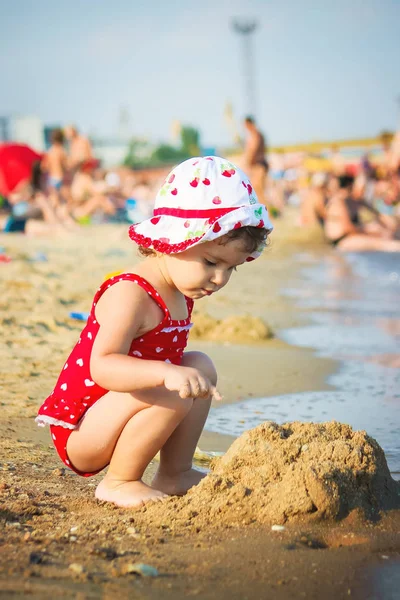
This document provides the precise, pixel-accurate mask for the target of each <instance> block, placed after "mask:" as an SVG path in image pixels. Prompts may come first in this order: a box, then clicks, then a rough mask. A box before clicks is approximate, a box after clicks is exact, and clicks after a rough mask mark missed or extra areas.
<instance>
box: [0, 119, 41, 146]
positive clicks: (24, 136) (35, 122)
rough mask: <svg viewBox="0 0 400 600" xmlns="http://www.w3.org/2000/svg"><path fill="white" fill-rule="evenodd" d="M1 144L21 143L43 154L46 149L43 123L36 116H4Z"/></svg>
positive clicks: (0, 134)
mask: <svg viewBox="0 0 400 600" xmlns="http://www.w3.org/2000/svg"><path fill="white" fill-rule="evenodd" d="M0 142H20V143H21V144H28V146H31V147H32V148H34V149H35V150H38V151H39V152H42V151H43V150H44V149H45V140H44V131H43V123H42V121H41V119H40V118H39V117H35V116H27V115H12V116H2V117H0Z"/></svg>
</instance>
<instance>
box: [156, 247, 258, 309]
mask: <svg viewBox="0 0 400 600" xmlns="http://www.w3.org/2000/svg"><path fill="white" fill-rule="evenodd" d="M224 237H225V236H222V237H221V238H219V239H217V240H214V241H212V242H204V243H203V244H198V245H197V246H193V247H192V248H189V249H188V250H185V252H180V253H179V254H170V255H167V254H164V255H162V256H161V259H162V261H163V263H164V266H165V270H166V273H165V275H166V276H167V277H168V279H169V281H170V283H171V284H172V285H173V286H174V287H175V288H176V289H178V290H179V291H180V292H181V293H182V294H184V295H185V296H188V297H189V298H192V299H193V300H196V299H199V298H204V296H211V294H214V293H215V292H218V291H219V290H220V289H221V288H223V287H224V286H225V285H226V284H227V283H228V281H229V279H230V277H231V275H232V273H233V271H235V269H236V267H238V266H239V265H242V264H243V263H244V262H245V261H246V259H247V258H248V257H249V256H250V253H249V251H248V250H246V248H245V246H244V243H243V241H242V240H241V239H234V240H230V239H229V238H226V237H225V239H224ZM221 242H222V243H221Z"/></svg>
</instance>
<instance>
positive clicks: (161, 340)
mask: <svg viewBox="0 0 400 600" xmlns="http://www.w3.org/2000/svg"><path fill="white" fill-rule="evenodd" d="M271 230H272V225H271V222H270V220H269V217H268V212H267V210H266V208H265V206H263V205H261V204H260V203H259V202H258V201H257V198H256V196H255V194H254V192H253V189H252V186H251V184H250V181H249V180H248V178H247V177H246V175H245V174H244V173H243V172H242V171H241V170H240V169H238V168H237V167H235V166H234V165H232V164H231V163H229V162H228V161H226V160H224V159H222V158H219V157H217V156H207V157H205V158H192V159H189V160H187V161H185V162H183V163H182V164H180V165H178V166H177V167H176V168H175V169H173V170H172V171H171V173H170V174H169V175H168V177H167V178H166V180H165V183H164V185H163V186H162V188H161V189H160V191H159V193H158V195H157V198H156V203H155V209H154V216H153V217H152V218H150V219H148V220H146V221H143V222H141V223H139V224H136V225H132V226H131V227H130V230H129V235H130V238H131V239H132V240H133V241H134V242H136V243H137V244H138V245H139V250H140V252H141V254H142V255H144V256H146V257H147V258H146V260H145V261H143V262H142V263H141V264H139V265H138V266H137V267H136V268H135V269H133V270H132V271H131V272H128V273H122V274H121V275H117V276H114V277H111V278H110V279H108V280H107V281H105V282H104V283H103V284H102V285H101V286H100V288H99V289H98V290H97V293H96V295H95V297H94V300H93V305H92V309H91V312H90V316H89V318H88V321H87V324H86V327H85V328H84V329H83V331H82V333H81V335H80V338H79V340H78V342H77V344H76V346H75V347H74V349H73V350H72V352H71V354H70V356H69V357H68V359H67V361H66V363H65V365H64V367H63V369H62V371H61V374H60V376H59V378H58V381H57V384H56V386H55V388H54V390H53V392H52V393H51V395H50V396H49V397H48V398H47V399H46V400H45V402H44V403H43V405H42V406H41V407H40V409H39V414H38V417H37V418H36V421H37V422H38V424H39V425H45V424H46V423H48V424H50V431H51V435H52V438H53V441H54V445H55V448H56V450H57V452H58V454H59V456H60V458H61V460H62V461H63V462H64V463H65V464H66V465H67V466H68V467H69V468H70V469H72V470H73V471H75V473H78V474H79V475H82V476H83V477H89V476H90V475H95V474H96V473H98V472H99V471H101V470H103V469H104V468H105V467H106V466H107V465H108V471H107V474H106V475H105V477H104V478H103V479H102V481H101V482H100V483H99V485H98V486H97V489H96V498H98V499H99V500H105V501H108V502H112V503H114V504H117V505H118V506H140V505H142V504H144V503H145V502H148V501H150V500H159V499H161V498H163V497H165V496H166V495H174V494H184V493H185V492H186V491H187V490H188V489H189V488H190V487H192V486H193V485H196V484H197V483H198V482H199V481H200V479H201V478H202V477H203V474H202V473H200V472H199V471H196V470H195V469H192V458H193V454H194V451H195V448H196V445H197V442H198V439H199V437H200V434H201V432H202V430H203V427H204V424H205V422H206V419H207V415H208V411H209V408H210V403H211V400H212V398H215V399H218V398H220V397H219V394H218V392H217V391H216V387H215V386H216V383H217V374H216V371H215V367H214V365H213V363H212V361H211V360H210V358H209V357H208V356H206V355H205V354H203V353H201V352H185V347H186V344H187V338H188V335H189V329H190V327H191V322H190V317H191V312H192V308H193V301H194V300H197V299H199V298H204V296H210V295H211V294H214V293H215V292H218V291H219V290H220V289H221V288H223V287H224V286H225V285H226V284H227V283H228V281H229V279H230V277H231V275H232V272H233V271H234V270H236V267H238V266H239V265H242V264H243V263H245V262H246V261H250V260H253V259H254V258H257V257H258V256H259V255H260V253H261V251H262V250H263V248H264V246H265V243H266V240H267V236H268V234H269V233H270V231H271ZM159 450H160V464H159V468H158V471H157V473H156V475H155V477H154V480H153V482H152V484H151V487H150V486H148V485H146V484H145V483H144V482H143V481H142V479H141V478H142V475H143V473H144V471H145V469H146V467H147V465H148V464H149V463H150V461H151V460H152V459H153V458H154V456H155V455H156V453H157V452H158V451H159Z"/></svg>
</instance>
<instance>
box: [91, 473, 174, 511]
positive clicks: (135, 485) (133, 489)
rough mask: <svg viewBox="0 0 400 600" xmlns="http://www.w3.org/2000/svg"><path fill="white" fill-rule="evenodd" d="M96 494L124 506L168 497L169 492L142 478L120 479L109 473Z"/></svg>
mask: <svg viewBox="0 0 400 600" xmlns="http://www.w3.org/2000/svg"><path fill="white" fill-rule="evenodd" d="M95 496H96V498H97V499H98V500H103V501H105V502H112V503H113V504H116V505H117V506H123V507H130V506H133V507H140V506H143V505H144V504H147V502H154V501H159V500H163V499H164V498H167V494H165V493H163V492H162V491H159V490H157V489H153V488H151V487H149V486H148V485H146V484H145V483H143V481H141V480H140V479H139V480H138V481H120V480H118V479H112V478H111V477H108V476H107V475H106V476H105V477H104V479H103V480H102V481H100V483H99V485H98V486H97V488H96V492H95Z"/></svg>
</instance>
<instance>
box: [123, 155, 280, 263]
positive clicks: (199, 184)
mask: <svg viewBox="0 0 400 600" xmlns="http://www.w3.org/2000/svg"><path fill="white" fill-rule="evenodd" d="M238 223H240V224H241V225H240V226H241V227H246V226H252V227H265V229H267V230H272V229H273V226H272V223H271V221H270V218H269V215H268V211H267V209H266V207H265V206H264V205H262V204H260V203H259V202H258V199H257V196H256V194H255V192H254V189H253V186H252V185H251V183H250V181H249V179H248V177H247V176H246V174H245V173H244V172H243V171H242V170H241V169H239V168H238V167H237V166H235V165H234V164H233V163H231V162H230V161H228V160H226V159H224V158H220V157H218V156H205V157H200V158H194V159H193V158H191V159H189V160H186V161H184V162H183V163H181V164H179V165H178V166H176V167H175V168H174V169H173V170H172V171H171V173H170V174H169V175H168V176H167V177H166V179H165V182H164V184H163V186H162V187H161V189H160V191H159V193H158V194H157V197H156V201H155V206H154V215H153V216H152V217H151V218H150V219H147V220H145V221H142V222H141V223H137V224H134V225H131V227H130V228H129V236H130V238H131V239H132V240H133V241H134V242H136V243H137V244H139V245H140V246H144V247H145V248H153V249H154V250H156V251H158V252H161V253H164V254H174V253H179V252H183V251H185V250H186V249H187V248H189V247H191V246H194V245H196V244H200V243H203V242H207V241H212V240H214V239H216V238H218V237H221V236H222V235H225V234H226V233H228V232H229V231H231V230H233V229H234V228H235V227H238V225H237V224H238ZM260 223H262V225H260ZM261 251H262V248H258V249H257V251H256V252H254V253H253V254H252V255H251V258H257V257H258V256H259V255H260V253H261Z"/></svg>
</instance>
